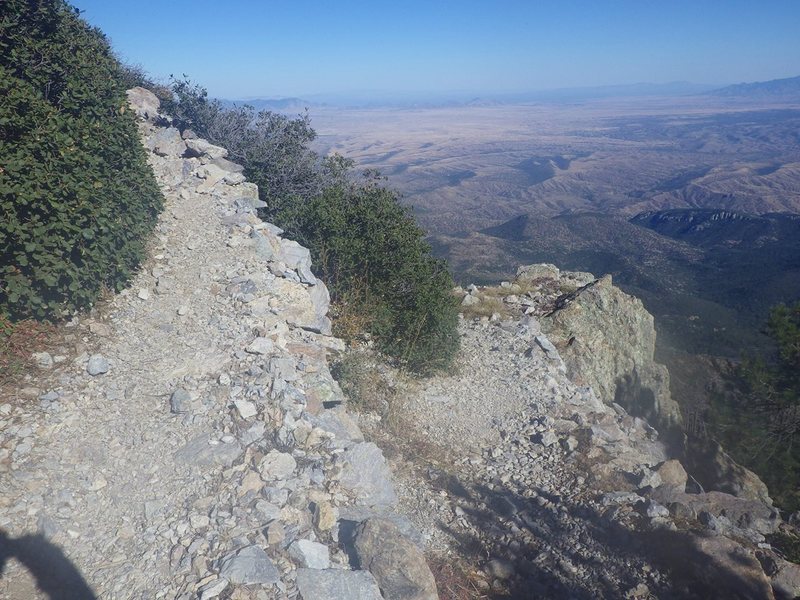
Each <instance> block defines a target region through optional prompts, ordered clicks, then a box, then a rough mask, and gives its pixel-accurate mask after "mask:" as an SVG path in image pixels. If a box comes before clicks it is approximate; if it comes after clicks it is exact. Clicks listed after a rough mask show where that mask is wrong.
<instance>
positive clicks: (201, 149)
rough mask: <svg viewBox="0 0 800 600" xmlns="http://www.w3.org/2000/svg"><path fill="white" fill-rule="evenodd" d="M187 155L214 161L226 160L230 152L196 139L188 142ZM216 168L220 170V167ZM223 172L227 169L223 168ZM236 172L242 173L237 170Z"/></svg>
mask: <svg viewBox="0 0 800 600" xmlns="http://www.w3.org/2000/svg"><path fill="white" fill-rule="evenodd" d="M186 154H188V155H189V156H207V157H208V158H210V159H212V160H214V159H218V158H225V157H226V156H228V151H227V150H226V149H225V148H223V147H221V146H215V145H214V144H212V143H211V142H208V141H206V140H203V139H199V138H195V139H188V140H186ZM231 164H233V163H231ZM216 166H217V167H218V168H220V165H216ZM221 170H225V169H224V168H223V169H221ZM235 172H240V171H239V170H237V171H235Z"/></svg>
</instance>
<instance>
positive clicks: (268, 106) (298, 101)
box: [221, 98, 325, 112]
mask: <svg viewBox="0 0 800 600" xmlns="http://www.w3.org/2000/svg"><path fill="white" fill-rule="evenodd" d="M221 102H222V104H223V105H224V106H228V107H233V106H244V105H247V106H252V107H253V108H255V109H256V110H271V111H275V112H302V111H304V110H305V109H307V108H318V107H321V106H325V104H323V103H319V102H311V101H309V100H304V99H303V98H251V99H249V100H221Z"/></svg>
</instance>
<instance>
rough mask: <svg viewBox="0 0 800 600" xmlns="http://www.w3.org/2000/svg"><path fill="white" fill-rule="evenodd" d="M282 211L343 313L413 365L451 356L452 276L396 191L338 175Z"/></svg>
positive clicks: (427, 365) (426, 366)
mask: <svg viewBox="0 0 800 600" xmlns="http://www.w3.org/2000/svg"><path fill="white" fill-rule="evenodd" d="M283 216H284V217H285V218H286V220H287V221H288V222H290V223H291V224H292V227H291V233H292V235H293V236H294V237H295V238H296V239H297V240H298V241H299V242H300V243H302V244H304V245H306V246H307V247H308V248H309V249H310V250H311V252H312V256H313V259H314V263H315V265H316V268H317V269H318V270H319V272H320V273H321V275H322V278H323V279H324V280H325V281H326V283H327V284H328V287H329V289H330V291H331V297H332V299H333V300H334V302H335V303H337V306H336V309H337V310H338V311H339V313H340V314H339V315H337V316H339V318H340V319H339V320H340V321H341V320H344V322H345V323H347V321H348V319H355V320H357V321H358V322H360V323H362V328H363V329H364V331H365V332H366V333H370V334H371V335H372V336H374V337H375V339H376V342H377V344H378V347H379V348H380V349H381V350H382V351H383V352H385V353H386V354H389V355H390V356H393V357H395V358H397V359H398V360H399V362H400V364H401V365H403V366H405V367H408V368H410V369H412V370H414V371H419V372H429V371H432V370H434V369H439V368H443V367H446V366H448V365H449V364H450V362H451V361H452V359H453V356H454V355H455V353H456V351H457V350H458V345H459V343H458V333H457V331H456V326H457V322H458V311H457V306H458V304H457V300H456V299H455V298H454V297H453V295H452V294H451V292H450V290H451V289H452V287H453V282H452V279H451V277H450V274H449V273H448V271H447V268H446V266H445V263H444V262H443V261H440V260H436V259H434V258H433V257H432V256H431V254H430V246H428V244H427V243H426V242H425V241H424V237H423V236H424V232H423V231H422V229H420V228H419V226H417V224H416V222H415V221H414V218H413V216H412V215H411V214H410V213H409V212H408V211H407V210H406V209H405V208H404V207H403V206H402V205H401V204H400V202H399V198H398V196H397V194H396V193H395V192H393V191H392V190H390V189H388V188H386V187H383V186H381V185H378V184H377V182H376V181H374V180H371V181H369V182H367V183H365V184H353V183H348V182H345V181H340V182H339V183H335V184H332V185H330V186H328V187H327V188H326V189H325V190H324V191H323V192H322V193H321V194H319V195H317V196H315V197H314V198H311V199H310V200H308V201H306V202H305V203H303V204H299V205H296V206H295V207H294V211H293V212H292V213H291V214H286V215H283ZM339 331H340V333H342V331H341V328H339Z"/></svg>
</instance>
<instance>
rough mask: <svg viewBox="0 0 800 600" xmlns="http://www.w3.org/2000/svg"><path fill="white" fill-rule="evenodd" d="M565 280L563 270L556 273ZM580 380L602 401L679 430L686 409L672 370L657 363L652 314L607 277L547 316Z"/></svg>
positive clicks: (558, 344)
mask: <svg viewBox="0 0 800 600" xmlns="http://www.w3.org/2000/svg"><path fill="white" fill-rule="evenodd" d="M553 279H554V280H555V281H560V279H561V278H560V274H555V276H554V277H553ZM542 328H543V330H544V331H545V332H546V333H547V334H548V336H549V337H550V339H551V340H552V341H553V343H554V344H555V345H556V347H557V348H558V349H559V351H560V353H561V356H562V357H563V359H564V362H565V363H566V364H567V369H568V370H569V373H570V374H571V376H573V377H574V378H576V380H579V381H582V382H583V383H585V384H586V385H590V386H591V387H592V388H593V389H594V390H595V392H597V394H599V396H600V397H601V398H602V400H603V401H604V402H605V403H607V404H611V403H613V402H616V403H617V404H619V405H620V406H623V407H624V408H625V410H627V411H628V412H629V413H631V414H632V415H635V416H639V417H642V418H644V419H647V421H648V422H650V423H651V424H652V425H653V426H654V427H656V428H657V429H658V430H659V431H662V432H667V431H670V432H671V431H678V430H679V429H680V424H681V413H680V408H679V407H678V404H677V402H675V400H673V399H672V397H671V395H670V390H669V373H668V372H667V368H666V367H664V366H663V365H661V364H658V363H657V362H655V359H654V354H655V344H656V331H655V327H654V324H653V317H652V315H651V314H650V313H648V312H647V310H645V308H644V306H643V305H642V302H641V300H639V299H638V298H634V297H633V296H629V295H627V294H625V293H624V292H622V290H620V289H619V288H616V287H614V286H613V285H612V283H611V276H610V275H605V276H604V277H601V278H600V279H598V280H596V281H592V282H591V283H588V284H586V285H585V286H583V287H581V288H579V289H578V290H576V291H575V292H573V293H572V294H569V295H566V296H564V297H562V298H560V299H559V301H558V302H557V304H556V307H555V308H554V309H553V310H552V311H551V312H550V313H548V314H547V315H545V316H544V318H543V319H542Z"/></svg>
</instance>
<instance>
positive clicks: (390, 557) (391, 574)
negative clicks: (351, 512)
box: [355, 518, 439, 600]
mask: <svg viewBox="0 0 800 600" xmlns="http://www.w3.org/2000/svg"><path fill="white" fill-rule="evenodd" d="M355 551H356V556H357V558H358V562H359V564H360V566H361V567H362V568H363V569H367V570H368V571H369V572H370V573H372V575H373V576H374V577H375V580H376V581H377V582H378V586H379V587H380V589H381V593H382V594H383V597H384V598H385V599H386V600H438V599H439V594H438V593H437V591H436V581H435V580H434V578H433V574H432V573H431V570H430V568H429V567H428V563H427V562H425V556H424V555H423V554H422V552H421V551H420V550H419V548H417V547H416V546H415V545H414V544H412V543H411V542H410V541H409V540H407V539H406V538H405V537H404V536H403V534H402V533H401V532H400V530H399V529H398V528H397V526H396V525H395V524H394V523H392V522H391V521H389V520H387V519H382V518H371V519H367V520H366V521H364V522H363V523H362V524H361V525H359V527H358V529H357V530H356V534H355Z"/></svg>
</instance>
